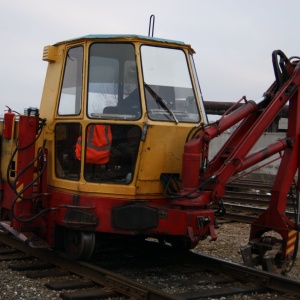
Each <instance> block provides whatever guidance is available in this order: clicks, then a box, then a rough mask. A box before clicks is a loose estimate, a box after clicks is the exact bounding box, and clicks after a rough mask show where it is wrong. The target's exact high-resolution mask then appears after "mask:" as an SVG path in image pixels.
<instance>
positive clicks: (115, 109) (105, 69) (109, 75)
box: [87, 43, 141, 120]
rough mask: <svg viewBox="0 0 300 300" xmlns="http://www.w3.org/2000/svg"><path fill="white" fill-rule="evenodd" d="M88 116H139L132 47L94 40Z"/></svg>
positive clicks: (134, 117)
mask: <svg viewBox="0 0 300 300" xmlns="http://www.w3.org/2000/svg"><path fill="white" fill-rule="evenodd" d="M88 75H89V77H88V109H87V112H88V116H89V117H90V118H101V119H127V120H136V119H139V118H140V117H141V105H140V93H139V86H138V76H137V68H136V61H135V53H134V46H133V45H132V44H120V43H94V44H92V45H91V47H90V52H89V73H88Z"/></svg>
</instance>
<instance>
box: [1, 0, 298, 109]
mask: <svg viewBox="0 0 300 300" xmlns="http://www.w3.org/2000/svg"><path fill="white" fill-rule="evenodd" d="M299 13H300V1H299V0H285V1H282V0H281V1H279V0H251V1H249V0H223V1H221V0H213V1H212V0H193V1H192V0H150V1H146V0H144V1H143V0H84V1H82V0H81V1H80V0H50V1H49V0H48V1H44V0H26V1H24V0H9V1H7V0H0V32H1V47H0V54H1V55H0V114H2V113H3V111H4V109H5V105H8V106H10V107H11V108H12V109H14V110H16V111H19V112H23V110H24V108H26V107H29V106H36V107H39V102H40V99H41V95H42V89H43V84H44V78H45V73H46V68H47V63H46V62H43V61H42V52H43V47H44V46H45V45H51V44H55V43H56V42H59V41H62V40H65V39H71V38H75V37H80V36H83V35H87V34H118V33H120V34H139V35H148V26H149V18H150V15H151V14H154V15H155V29H154V36H155V37H160V38H168V39H174V40H179V41H183V42H185V43H187V44H191V45H192V47H193V48H194V50H195V51H196V54H195V56H194V59H195V62H196V67H197V72H198V77H199V80H200V84H201V88H202V92H203V96H204V99H205V100H212V101H232V102H233V101H237V100H238V99H240V98H241V97H242V96H243V95H246V96H247V98H248V99H257V98H259V97H260V96H261V95H262V94H263V93H264V92H265V90H267V88H268V87H269V86H270V84H271V83H272V82H273V80H274V73H273V67H272V62H271V54H272V51H273V50H277V49H280V50H282V51H283V52H285V54H286V55H287V56H288V57H290V56H295V55H297V56H299V55H300V40H299V28H300V17H299Z"/></svg>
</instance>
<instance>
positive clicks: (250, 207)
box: [222, 180, 295, 224]
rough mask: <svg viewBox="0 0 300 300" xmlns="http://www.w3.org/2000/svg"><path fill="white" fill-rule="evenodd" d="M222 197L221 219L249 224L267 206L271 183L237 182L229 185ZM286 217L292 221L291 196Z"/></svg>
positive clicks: (293, 215)
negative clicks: (222, 209)
mask: <svg viewBox="0 0 300 300" xmlns="http://www.w3.org/2000/svg"><path fill="white" fill-rule="evenodd" d="M226 187H227V191H226V193H225V195H224V196H223V202H224V205H225V208H226V214H225V215H224V216H222V219H224V218H225V219H230V220H233V221H238V222H244V223H249V224H251V223H252V222H253V221H254V220H255V219H256V218H257V217H258V216H259V215H261V214H262V213H263V212H264V211H265V210H266V208H267V207H268V205H269V202H270V198H271V194H270V191H271V188H272V183H271V182H267V183H263V182H261V181H254V180H239V181H233V182H231V183H229V184H228V185H227V186H226ZM286 215H287V216H288V217H289V218H291V219H294V218H295V213H294V203H293V198H292V197H291V196H289V197H288V200H287V206H286Z"/></svg>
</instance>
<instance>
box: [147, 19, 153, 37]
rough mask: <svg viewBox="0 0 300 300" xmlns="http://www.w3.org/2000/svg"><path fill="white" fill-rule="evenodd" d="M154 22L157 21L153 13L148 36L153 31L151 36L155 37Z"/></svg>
mask: <svg viewBox="0 0 300 300" xmlns="http://www.w3.org/2000/svg"><path fill="white" fill-rule="evenodd" d="M154 22H155V16H154V15H151V16H150V20H149V31H148V36H150V31H152V32H151V37H153V33H154Z"/></svg>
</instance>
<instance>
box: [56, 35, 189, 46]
mask: <svg viewBox="0 0 300 300" xmlns="http://www.w3.org/2000/svg"><path fill="white" fill-rule="evenodd" d="M116 38H123V39H142V40H149V41H156V42H163V43H170V44H178V45H185V43H184V42H181V41H176V40H169V39H164V38H156V37H149V36H144V35H137V34H88V35H85V36H81V37H78V38H74V39H69V40H65V41H61V42H58V43H56V44H55V45H58V44H61V43H65V42H71V41H77V40H82V39H116Z"/></svg>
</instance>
